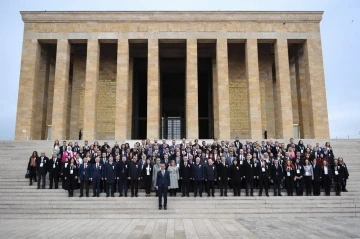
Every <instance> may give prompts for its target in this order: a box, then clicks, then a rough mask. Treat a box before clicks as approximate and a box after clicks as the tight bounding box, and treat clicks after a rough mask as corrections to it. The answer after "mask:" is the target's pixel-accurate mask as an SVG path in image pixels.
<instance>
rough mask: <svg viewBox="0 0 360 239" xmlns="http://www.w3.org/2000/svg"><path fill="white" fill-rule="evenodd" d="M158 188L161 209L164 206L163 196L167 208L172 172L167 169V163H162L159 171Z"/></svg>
mask: <svg viewBox="0 0 360 239" xmlns="http://www.w3.org/2000/svg"><path fill="white" fill-rule="evenodd" d="M156 189H157V190H158V194H159V210H161V208H162V197H164V210H166V209H167V191H168V189H170V174H169V172H168V171H165V164H163V163H162V164H161V170H160V171H159V172H158V173H157V177H156Z"/></svg>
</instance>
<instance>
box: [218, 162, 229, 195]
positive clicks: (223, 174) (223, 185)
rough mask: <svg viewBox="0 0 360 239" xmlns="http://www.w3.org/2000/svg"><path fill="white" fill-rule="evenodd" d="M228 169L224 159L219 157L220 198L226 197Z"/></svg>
mask: <svg viewBox="0 0 360 239" xmlns="http://www.w3.org/2000/svg"><path fill="white" fill-rule="evenodd" d="M229 175H230V169H229V165H228V164H226V162H225V157H223V156H222V157H221V163H219V164H218V179H219V186H220V197H222V196H225V197H227V186H228V182H229Z"/></svg>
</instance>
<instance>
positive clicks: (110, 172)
mask: <svg viewBox="0 0 360 239" xmlns="http://www.w3.org/2000/svg"><path fill="white" fill-rule="evenodd" d="M103 177H104V179H105V181H106V184H107V185H106V197H109V191H110V195H111V197H115V195H114V183H115V180H116V168H115V163H114V162H113V157H112V156H110V157H109V162H108V163H107V164H106V165H105V168H104V176H103Z"/></svg>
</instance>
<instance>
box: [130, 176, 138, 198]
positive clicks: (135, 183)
mask: <svg viewBox="0 0 360 239" xmlns="http://www.w3.org/2000/svg"><path fill="white" fill-rule="evenodd" d="M138 190H139V180H137V179H131V196H134V195H137V194H138ZM134 192H135V194H134Z"/></svg>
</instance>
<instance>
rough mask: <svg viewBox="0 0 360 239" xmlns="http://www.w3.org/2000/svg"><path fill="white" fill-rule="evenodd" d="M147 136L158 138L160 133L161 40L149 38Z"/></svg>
mask: <svg viewBox="0 0 360 239" xmlns="http://www.w3.org/2000/svg"><path fill="white" fill-rule="evenodd" d="M147 82H148V92H147V133H146V135H147V138H148V139H151V140H153V139H157V138H158V137H159V133H160V79H159V40H158V39H149V40H148V75H147Z"/></svg>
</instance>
